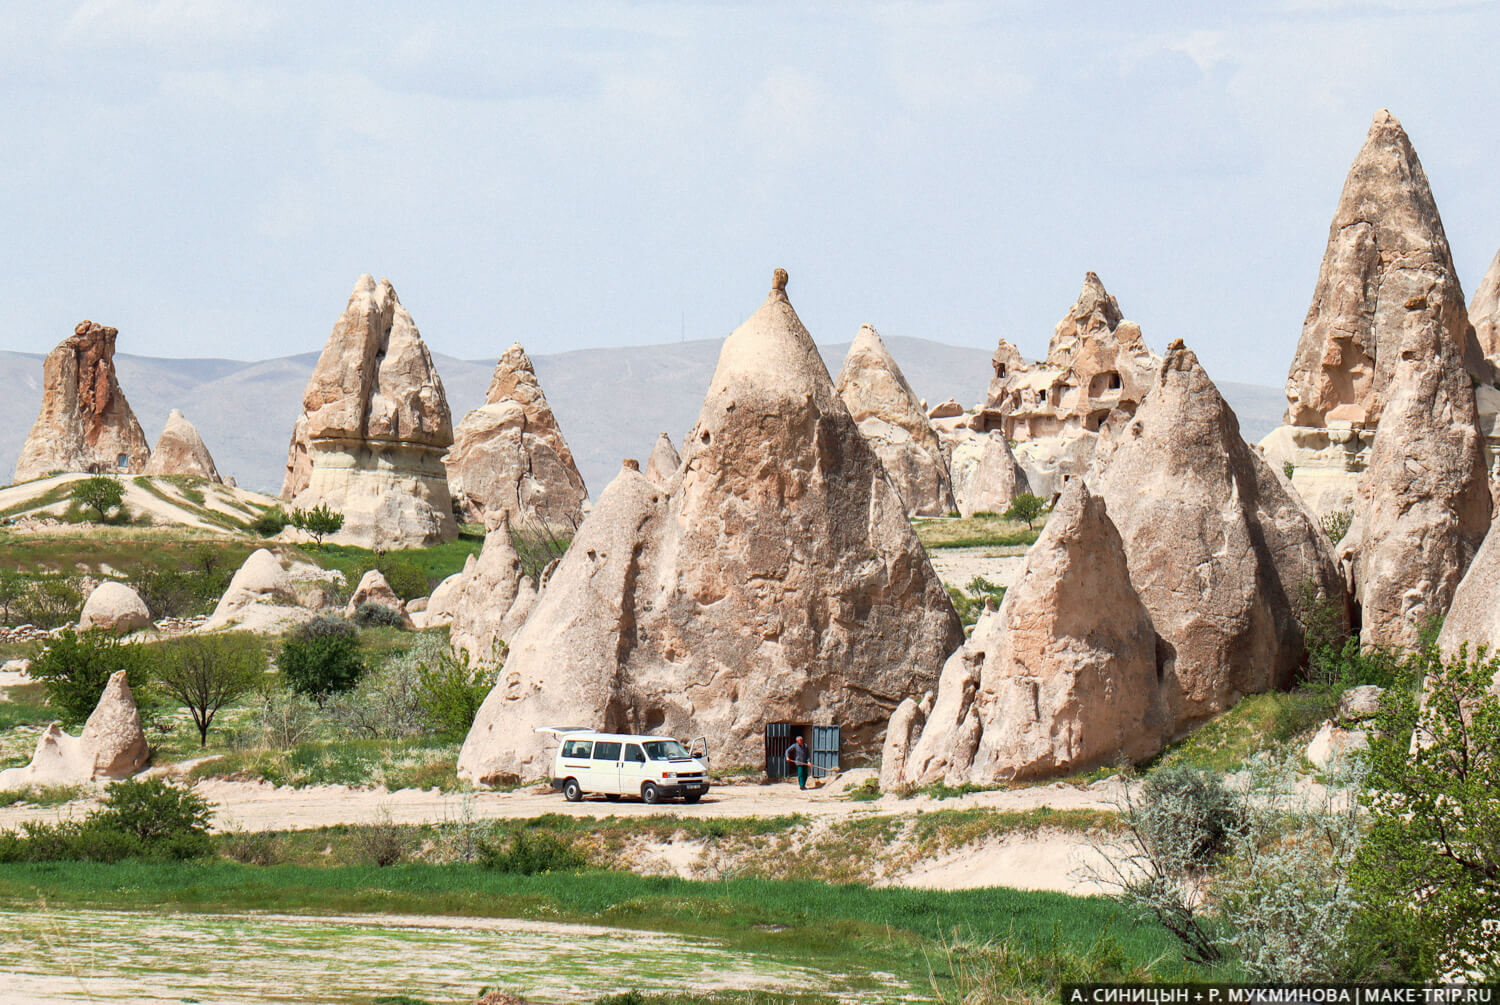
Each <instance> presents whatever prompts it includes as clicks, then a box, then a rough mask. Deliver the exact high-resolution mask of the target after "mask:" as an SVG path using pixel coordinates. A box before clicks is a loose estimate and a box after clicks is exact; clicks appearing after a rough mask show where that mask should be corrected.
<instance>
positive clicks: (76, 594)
mask: <svg viewBox="0 0 1500 1005" xmlns="http://www.w3.org/2000/svg"><path fill="white" fill-rule="evenodd" d="M82 607H83V586H82V583H81V581H80V580H79V578H78V577H77V576H63V575H50V576H40V577H38V578H36V579H34V580H32V582H31V585H30V587H29V588H28V589H27V591H26V595H25V597H24V599H23V600H22V601H21V602H20V607H19V608H18V610H17V617H18V618H19V619H20V620H23V621H27V622H29V623H31V624H33V625H37V626H39V627H42V628H56V627H57V626H58V625H66V624H70V623H72V622H74V621H76V620H77V618H78V611H79V609H80V608H82Z"/></svg>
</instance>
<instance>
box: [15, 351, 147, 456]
mask: <svg viewBox="0 0 1500 1005" xmlns="http://www.w3.org/2000/svg"><path fill="white" fill-rule="evenodd" d="M119 334H120V333H119V330H118V329H115V328H106V327H105V326H104V325H100V324H95V323H94V322H92V321H82V322H79V324H78V327H76V328H74V329H73V334H72V335H71V336H69V337H68V338H65V339H63V340H62V342H61V343H59V344H58V346H57V348H55V349H53V350H52V351H51V352H49V353H48V354H47V359H46V361H45V362H44V363H43V364H42V411H41V414H40V415H38V416H37V419H36V422H35V423H34V424H33V425H32V427H31V432H30V434H28V435H27V437H26V442H25V443H24V444H23V445H22V447H21V454H20V457H19V458H17V460H16V481H18V482H25V481H30V480H31V479H33V478H41V477H42V476H43V475H46V474H48V473H49V472H53V471H88V472H92V473H94V474H103V473H111V474H139V473H140V471H141V469H142V468H144V467H145V466H146V461H147V460H149V459H150V457H151V448H150V446H148V445H147V443H146V434H145V433H144V432H142V431H141V424H140V423H139V422H137V421H136V418H135V413H134V412H132V411H131V410H130V403H129V402H128V401H126V400H125V392H124V391H121V390H120V381H119V379H118V377H116V375H115V339H116V337H118V336H119Z"/></svg>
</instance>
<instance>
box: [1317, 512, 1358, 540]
mask: <svg viewBox="0 0 1500 1005" xmlns="http://www.w3.org/2000/svg"><path fill="white" fill-rule="evenodd" d="M1322 522H1323V531H1324V533H1326V534H1327V535H1328V539H1329V540H1330V541H1332V542H1333V543H1334V544H1338V543H1339V542H1340V541H1342V540H1343V539H1344V535H1345V534H1347V533H1349V526H1350V524H1352V523H1354V511H1353V510H1347V509H1341V510H1335V511H1334V512H1332V513H1324V514H1323V521H1322Z"/></svg>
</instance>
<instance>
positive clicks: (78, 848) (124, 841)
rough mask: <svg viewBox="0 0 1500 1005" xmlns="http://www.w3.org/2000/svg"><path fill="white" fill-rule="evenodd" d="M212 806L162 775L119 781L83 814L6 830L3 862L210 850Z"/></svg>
mask: <svg viewBox="0 0 1500 1005" xmlns="http://www.w3.org/2000/svg"><path fill="white" fill-rule="evenodd" d="M211 816H212V810H211V808H210V807H209V804H208V801H207V800H205V799H204V798H203V797H202V796H199V795H198V794H197V793H196V792H194V791H192V790H191V789H189V788H184V787H182V786H179V785H174V784H172V783H170V782H164V781H162V780H161V779H159V778H152V779H147V780H145V781H135V780H126V781H120V782H115V783H114V784H113V785H111V786H110V787H109V789H108V790H107V791H106V793H105V797H104V802H103V805H102V806H100V807H99V808H98V809H96V810H94V811H93V812H92V813H90V814H89V815H88V816H86V817H84V818H83V819H82V820H66V821H63V822H61V823H58V824H45V823H39V822H35V821H33V822H31V823H27V824H23V825H22V826H21V829H20V830H19V831H3V832H0V862H56V861H85V862H118V861H120V860H121V859H127V858H149V859H174V860H181V859H190V858H199V857H202V856H204V855H208V854H210V853H211V852H212V850H213V843H212V841H211V840H210V839H209V836H208V822H209V819H210V817H211Z"/></svg>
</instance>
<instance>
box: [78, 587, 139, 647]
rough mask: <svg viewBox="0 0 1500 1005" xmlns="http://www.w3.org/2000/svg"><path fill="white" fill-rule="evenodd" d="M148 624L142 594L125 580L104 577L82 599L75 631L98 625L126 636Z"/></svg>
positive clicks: (86, 629)
mask: <svg viewBox="0 0 1500 1005" xmlns="http://www.w3.org/2000/svg"><path fill="white" fill-rule="evenodd" d="M150 626H151V611H150V609H149V608H147V607H146V602H145V601H144V600H142V599H141V595H140V594H139V593H136V592H135V591H134V590H132V589H131V588H130V587H128V586H126V585H125V584H124V583H116V582H114V581H113V580H106V581H105V582H103V583H100V584H99V585H98V586H96V587H94V590H93V592H92V593H90V594H89V598H88V599H87V600H85V601H84V602H83V613H82V614H80V615H79V616H78V630H79V631H81V632H86V631H88V630H89V629H91V628H100V629H103V630H105V631H109V632H113V633H115V634H116V635H126V634H129V633H130V632H133V631H136V630H137V629H140V628H149V627H150Z"/></svg>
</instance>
